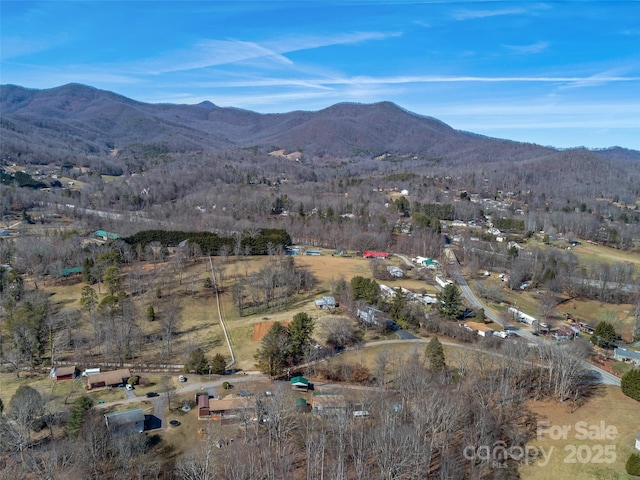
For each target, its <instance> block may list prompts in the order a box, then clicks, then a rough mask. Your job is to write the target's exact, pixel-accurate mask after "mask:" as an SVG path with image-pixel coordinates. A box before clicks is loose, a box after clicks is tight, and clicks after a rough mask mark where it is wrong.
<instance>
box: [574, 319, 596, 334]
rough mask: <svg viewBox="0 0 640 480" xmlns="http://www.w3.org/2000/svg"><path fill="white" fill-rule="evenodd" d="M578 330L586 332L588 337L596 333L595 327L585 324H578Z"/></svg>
mask: <svg viewBox="0 0 640 480" xmlns="http://www.w3.org/2000/svg"><path fill="white" fill-rule="evenodd" d="M578 328H579V329H580V331H581V332H584V333H586V334H588V335H593V332H594V331H595V327H593V326H591V325H589V324H588V323H584V322H578Z"/></svg>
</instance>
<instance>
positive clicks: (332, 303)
mask: <svg viewBox="0 0 640 480" xmlns="http://www.w3.org/2000/svg"><path fill="white" fill-rule="evenodd" d="M335 304H336V299H335V298H333V297H322V298H321V299H320V300H316V305H317V306H319V307H320V306H323V305H328V306H335Z"/></svg>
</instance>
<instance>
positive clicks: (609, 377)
mask: <svg viewBox="0 0 640 480" xmlns="http://www.w3.org/2000/svg"><path fill="white" fill-rule="evenodd" d="M446 251H447V256H448V257H449V260H450V262H451V263H450V265H451V267H452V269H451V271H452V278H453V279H454V280H455V282H456V283H457V284H458V286H459V287H460V291H461V293H462V295H463V296H464V298H466V299H467V301H468V302H469V303H470V304H471V305H473V306H474V307H476V308H482V309H484V313H485V315H486V316H487V317H489V318H490V319H491V320H492V321H493V322H496V323H497V324H499V325H504V320H503V319H501V318H500V317H499V316H498V315H497V314H495V313H494V312H492V311H491V310H490V309H489V308H487V307H486V306H485V305H484V304H483V303H482V302H481V301H480V300H479V299H478V297H476V295H475V294H474V293H473V291H472V290H471V288H470V287H469V284H468V283H467V281H466V280H465V279H464V277H463V276H462V271H461V269H460V264H459V263H458V259H457V258H456V256H455V253H453V250H451V249H447V250H446ZM517 333H518V335H520V336H521V337H523V338H526V339H527V340H528V341H529V342H531V343H536V344H543V343H546V342H545V341H544V340H542V339H540V338H539V337H537V336H535V335H534V334H533V333H531V332H530V331H529V330H526V329H525V328H519V329H518V330H517ZM583 365H584V367H585V368H586V369H587V370H591V371H593V372H595V373H596V374H597V375H598V376H599V378H600V381H601V382H602V383H604V384H607V385H617V386H620V378H618V377H616V376H615V375H613V374H611V373H609V372H607V371H606V370H603V369H602V368H600V367H597V366H595V365H593V364H592V363H590V362H588V361H586V360H583Z"/></svg>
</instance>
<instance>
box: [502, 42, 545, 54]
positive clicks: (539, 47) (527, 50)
mask: <svg viewBox="0 0 640 480" xmlns="http://www.w3.org/2000/svg"><path fill="white" fill-rule="evenodd" d="M505 47H506V48H508V49H509V50H512V51H514V52H516V53H519V54H523V55H529V54H534V53H541V52H544V51H545V50H546V49H547V48H549V42H537V43H533V44H531V45H505Z"/></svg>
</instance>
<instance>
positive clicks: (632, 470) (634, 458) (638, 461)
mask: <svg viewBox="0 0 640 480" xmlns="http://www.w3.org/2000/svg"><path fill="white" fill-rule="evenodd" d="M625 469H626V470H627V473H628V474H629V475H640V454H639V453H632V454H631V456H630V457H629V459H628V460H627V464H626V465H625Z"/></svg>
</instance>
